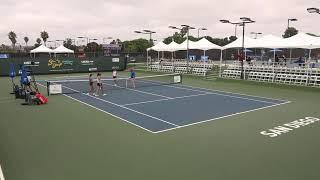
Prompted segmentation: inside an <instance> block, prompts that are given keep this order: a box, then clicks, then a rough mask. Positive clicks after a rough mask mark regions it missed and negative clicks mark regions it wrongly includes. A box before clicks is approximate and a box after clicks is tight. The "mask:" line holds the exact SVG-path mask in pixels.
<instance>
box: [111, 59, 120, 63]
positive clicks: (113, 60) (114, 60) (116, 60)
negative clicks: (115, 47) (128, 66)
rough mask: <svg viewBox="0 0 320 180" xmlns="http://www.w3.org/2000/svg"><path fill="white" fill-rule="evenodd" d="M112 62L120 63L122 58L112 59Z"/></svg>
mask: <svg viewBox="0 0 320 180" xmlns="http://www.w3.org/2000/svg"><path fill="white" fill-rule="evenodd" d="M112 62H120V58H112Z"/></svg>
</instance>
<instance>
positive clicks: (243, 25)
mask: <svg viewBox="0 0 320 180" xmlns="http://www.w3.org/2000/svg"><path fill="white" fill-rule="evenodd" d="M240 20H241V21H240V22H230V21H229V20H225V19H223V20H220V22H222V23H228V24H238V25H239V26H242V48H241V55H240V61H241V79H244V73H243V70H244V69H243V60H244V58H245V57H244V34H245V26H246V24H249V23H254V22H255V21H253V20H251V19H250V18H248V17H241V18H240Z"/></svg>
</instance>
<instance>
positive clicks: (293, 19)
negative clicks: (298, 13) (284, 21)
mask: <svg viewBox="0 0 320 180" xmlns="http://www.w3.org/2000/svg"><path fill="white" fill-rule="evenodd" d="M290 21H298V19H296V18H289V19H288V28H287V29H289V27H290Z"/></svg>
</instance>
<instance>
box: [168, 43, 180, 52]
mask: <svg viewBox="0 0 320 180" xmlns="http://www.w3.org/2000/svg"><path fill="white" fill-rule="evenodd" d="M179 46H180V45H179V44H178V43H176V42H174V41H172V42H171V43H170V44H168V45H167V47H166V49H165V51H169V52H174V51H177V49H179Z"/></svg>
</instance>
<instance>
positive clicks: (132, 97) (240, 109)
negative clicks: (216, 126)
mask: <svg viewBox="0 0 320 180" xmlns="http://www.w3.org/2000/svg"><path fill="white" fill-rule="evenodd" d="M86 88H87V83H86V84H83V83H79V84H77V83H70V84H67V85H64V86H63V89H65V90H72V91H74V92H77V91H79V93H70V94H65V96H67V97H69V98H72V99H73V100H76V101H78V102H81V103H83V104H86V105H88V106H90V107H92V108H95V109H98V110H100V111H102V112H105V113H108V114H110V115H112V116H115V117H117V118H119V119H121V120H123V121H125V122H128V123H130V124H133V125H135V126H137V127H140V128H142V129H144V130H146V131H149V132H152V133H160V132H165V131H168V130H173V129H178V128H181V127H186V126H190V125H195V124H199V123H203V122H208V121H213V120H217V119H222V118H225V117H229V116H234V115H238V114H242V113H247V112H251V111H256V110H260V109H264V108H269V107H273V106H278V105H282V104H286V103H288V101H284V100H277V99H270V98H264V97H256V96H249V95H242V94H234V93H229V92H222V91H215V90H209V89H202V88H194V87H188V86H184V85H182V84H168V85H159V86H156V85H155V86H145V87H137V88H135V89H133V88H118V89H117V90H114V88H113V87H111V85H108V84H107V85H106V86H105V92H106V93H107V95H105V96H91V95H88V94H87V93H82V92H81V91H82V90H83V89H86Z"/></svg>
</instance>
